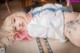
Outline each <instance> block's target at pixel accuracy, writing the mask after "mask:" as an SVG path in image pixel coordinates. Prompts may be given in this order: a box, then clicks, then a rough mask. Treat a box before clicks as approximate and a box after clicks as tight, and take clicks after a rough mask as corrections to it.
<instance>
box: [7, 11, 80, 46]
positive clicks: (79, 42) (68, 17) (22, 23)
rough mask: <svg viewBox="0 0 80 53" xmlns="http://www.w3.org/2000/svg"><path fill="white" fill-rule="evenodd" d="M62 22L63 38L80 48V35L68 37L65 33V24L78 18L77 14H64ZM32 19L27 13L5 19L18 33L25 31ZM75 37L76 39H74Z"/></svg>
mask: <svg viewBox="0 0 80 53" xmlns="http://www.w3.org/2000/svg"><path fill="white" fill-rule="evenodd" d="M63 14H64V20H65V30H64V34H65V36H66V37H67V38H68V39H69V40H70V41H71V42H72V43H73V44H74V45H76V46H78V47H80V38H79V37H80V34H79V33H78V34H79V35H77V34H76V36H75V35H69V33H68V32H67V28H68V27H67V26H66V23H67V22H70V21H74V20H75V19H76V18H77V16H78V13H73V12H71V13H70V12H64V13H63ZM31 19H32V15H31V14H30V13H29V14H24V13H20V12H19V13H18V14H17V15H16V16H11V18H10V19H7V20H11V24H12V26H13V28H14V29H15V30H16V31H19V30H23V29H25V27H26V26H27V24H28V23H29V22H30V21H31ZM75 37H77V38H75Z"/></svg>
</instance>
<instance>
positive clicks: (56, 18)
mask: <svg viewBox="0 0 80 53" xmlns="http://www.w3.org/2000/svg"><path fill="white" fill-rule="evenodd" d="M58 7H63V6H62V5H60V4H46V5H44V6H41V7H37V8H35V9H33V10H32V11H31V13H34V12H36V11H40V13H37V14H35V15H34V16H33V18H32V20H31V22H30V23H29V24H28V26H27V30H28V33H29V35H30V36H32V37H42V38H52V39H57V40H60V41H61V42H65V41H66V39H65V36H64V34H63V32H64V17H63V13H62V11H61V10H59V11H51V10H48V9H47V10H43V9H46V8H54V9H57V8H58ZM42 10H43V11H42Z"/></svg>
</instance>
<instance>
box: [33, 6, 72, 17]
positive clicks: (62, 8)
mask: <svg viewBox="0 0 80 53" xmlns="http://www.w3.org/2000/svg"><path fill="white" fill-rule="evenodd" d="M45 10H50V11H59V10H62V11H64V12H72V11H71V10H69V9H67V8H64V7H60V8H57V9H54V8H45V9H43V10H41V11H36V12H32V15H33V16H34V15H36V14H39V13H41V12H43V11H45Z"/></svg>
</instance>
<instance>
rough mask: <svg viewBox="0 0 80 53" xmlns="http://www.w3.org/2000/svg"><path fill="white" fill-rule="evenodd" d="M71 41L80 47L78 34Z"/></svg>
mask: <svg viewBox="0 0 80 53" xmlns="http://www.w3.org/2000/svg"><path fill="white" fill-rule="evenodd" d="M70 41H71V42H72V43H73V44H74V45H75V46H77V47H80V37H78V36H76V37H73V38H72V39H70Z"/></svg>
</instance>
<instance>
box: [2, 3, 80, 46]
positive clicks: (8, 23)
mask: <svg viewBox="0 0 80 53" xmlns="http://www.w3.org/2000/svg"><path fill="white" fill-rule="evenodd" d="M46 7H48V8H46ZM59 7H62V5H59V4H55V5H53V4H46V5H44V6H42V7H38V8H35V9H33V10H31V11H30V12H29V13H28V14H26V13H25V12H18V13H14V14H12V15H10V16H8V17H6V19H5V21H4V23H3V25H2V27H1V28H2V29H4V30H5V31H8V32H12V33H13V35H12V37H13V38H12V40H22V39H28V40H31V39H32V38H36V37H41V38H51V39H58V40H60V41H61V42H65V41H66V40H67V39H69V40H70V41H71V42H72V43H73V44H75V45H76V46H78V47H80V43H79V42H80V39H79V24H78V23H79V18H80V14H79V13H74V12H62V10H56V11H54V10H55V9H57V8H59ZM64 11H66V10H64ZM73 29H74V30H73ZM74 32H75V33H74Z"/></svg>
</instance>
